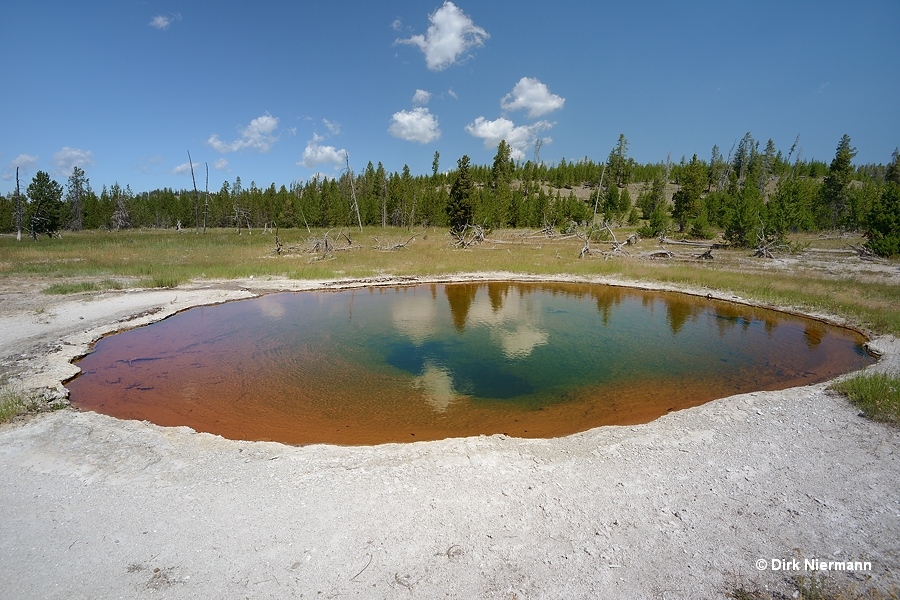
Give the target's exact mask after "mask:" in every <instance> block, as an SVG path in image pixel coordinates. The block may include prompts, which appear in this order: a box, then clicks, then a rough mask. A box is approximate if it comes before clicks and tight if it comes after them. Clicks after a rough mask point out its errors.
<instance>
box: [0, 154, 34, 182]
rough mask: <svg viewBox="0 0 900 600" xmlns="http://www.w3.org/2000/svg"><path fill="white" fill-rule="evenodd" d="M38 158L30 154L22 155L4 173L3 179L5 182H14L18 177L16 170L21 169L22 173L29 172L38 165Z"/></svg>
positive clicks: (13, 160) (20, 174) (20, 175)
mask: <svg viewBox="0 0 900 600" xmlns="http://www.w3.org/2000/svg"><path fill="white" fill-rule="evenodd" d="M37 161H38V157H37V156H31V155H30V154H20V155H18V156H17V157H15V158H14V159H12V161H11V162H10V163H9V168H8V169H7V170H6V171H5V172H4V173H3V177H2V179H3V180H4V181H12V180H13V179H15V177H16V168H19V169H21V171H28V169H30V168H31V167H33V166H34V165H36V164H37ZM22 175H23V173H22V172H20V173H19V178H20V179H21V177H22Z"/></svg>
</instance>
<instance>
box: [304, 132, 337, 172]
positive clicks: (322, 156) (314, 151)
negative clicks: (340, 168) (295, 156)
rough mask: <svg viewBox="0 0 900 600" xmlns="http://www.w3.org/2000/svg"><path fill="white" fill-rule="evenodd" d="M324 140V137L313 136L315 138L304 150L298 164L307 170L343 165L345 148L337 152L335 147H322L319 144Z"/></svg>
mask: <svg viewBox="0 0 900 600" xmlns="http://www.w3.org/2000/svg"><path fill="white" fill-rule="evenodd" d="M323 139H324V138H322V136H320V135H317V134H313V138H312V139H311V140H309V142H308V143H307V144H306V148H305V149H304V150H303V157H302V158H301V159H300V161H299V162H298V163H297V164H298V165H300V166H303V167H306V168H307V169H315V168H316V167H319V166H321V165H335V166H337V165H340V164H343V162H344V160H345V158H346V156H347V151H346V150H344V149H343V148H341V149H340V150H337V149H336V148H335V147H334V146H320V145H319V142H321V141H323Z"/></svg>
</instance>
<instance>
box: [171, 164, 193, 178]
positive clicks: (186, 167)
mask: <svg viewBox="0 0 900 600" xmlns="http://www.w3.org/2000/svg"><path fill="white" fill-rule="evenodd" d="M190 172H191V163H189V162H186V163H181V164H180V165H178V166H177V167H175V168H174V169H172V175H184V174H186V173H190Z"/></svg>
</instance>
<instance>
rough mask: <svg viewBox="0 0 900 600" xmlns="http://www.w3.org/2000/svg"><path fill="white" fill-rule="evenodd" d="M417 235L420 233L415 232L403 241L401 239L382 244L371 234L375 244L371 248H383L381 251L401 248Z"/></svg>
mask: <svg viewBox="0 0 900 600" xmlns="http://www.w3.org/2000/svg"><path fill="white" fill-rule="evenodd" d="M419 235H420V234H418V233H416V234H414V235H412V236H410V237H409V239H407V240H406V241H405V242H402V241H401V242H397V243H395V244H391V243H388V244H382V243H381V241H380V240H379V239H378V238H377V237H374V236H373V239H374V240H375V246H373V248H374V249H375V250H383V251H393V250H400V249H401V248H406V246H408V245H409V244H410V243H412V242H413V240H415V239H416V237H418V236H419Z"/></svg>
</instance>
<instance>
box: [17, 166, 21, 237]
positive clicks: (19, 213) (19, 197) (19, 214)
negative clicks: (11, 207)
mask: <svg viewBox="0 0 900 600" xmlns="http://www.w3.org/2000/svg"><path fill="white" fill-rule="evenodd" d="M16 241H17V242H21V241H22V194H21V193H20V192H19V167H16Z"/></svg>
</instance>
